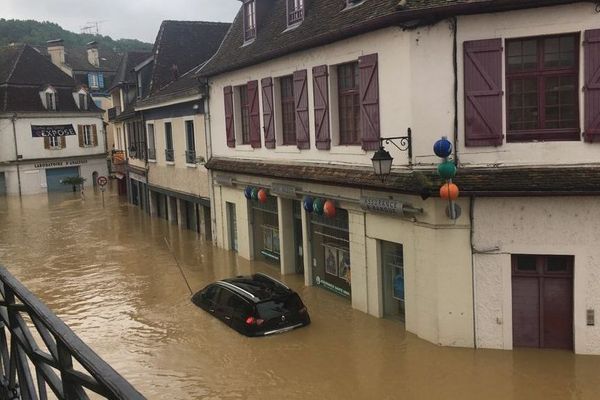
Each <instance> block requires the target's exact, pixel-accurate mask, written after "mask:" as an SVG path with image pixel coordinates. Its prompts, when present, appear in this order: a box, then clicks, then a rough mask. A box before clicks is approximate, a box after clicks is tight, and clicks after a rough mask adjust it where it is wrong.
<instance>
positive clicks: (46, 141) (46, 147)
mask: <svg viewBox="0 0 600 400" xmlns="http://www.w3.org/2000/svg"><path fill="white" fill-rule="evenodd" d="M44 148H45V149H48V150H49V149H50V138H49V137H48V136H45V137H44Z"/></svg>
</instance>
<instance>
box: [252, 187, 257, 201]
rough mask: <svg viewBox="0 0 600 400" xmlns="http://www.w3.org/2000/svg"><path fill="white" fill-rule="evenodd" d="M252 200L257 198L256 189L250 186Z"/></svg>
mask: <svg viewBox="0 0 600 400" xmlns="http://www.w3.org/2000/svg"><path fill="white" fill-rule="evenodd" d="M252 200H258V189H257V188H252Z"/></svg>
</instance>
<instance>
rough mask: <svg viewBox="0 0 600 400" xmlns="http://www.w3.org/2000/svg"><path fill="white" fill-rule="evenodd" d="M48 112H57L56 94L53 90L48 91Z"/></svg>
mask: <svg viewBox="0 0 600 400" xmlns="http://www.w3.org/2000/svg"><path fill="white" fill-rule="evenodd" d="M46 110H48V111H56V92H55V91H54V89H51V88H49V89H47V90H46Z"/></svg>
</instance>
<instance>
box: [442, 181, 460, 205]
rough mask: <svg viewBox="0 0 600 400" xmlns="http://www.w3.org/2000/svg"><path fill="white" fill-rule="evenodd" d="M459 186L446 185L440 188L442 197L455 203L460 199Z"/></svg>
mask: <svg viewBox="0 0 600 400" xmlns="http://www.w3.org/2000/svg"><path fill="white" fill-rule="evenodd" d="M458 195H459V190H458V186H456V185H455V184H454V183H446V184H444V185H443V186H442V187H441V188H440V197H441V198H442V199H444V200H451V201H454V200H456V199H458Z"/></svg>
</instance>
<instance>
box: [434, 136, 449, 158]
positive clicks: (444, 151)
mask: <svg viewBox="0 0 600 400" xmlns="http://www.w3.org/2000/svg"><path fill="white" fill-rule="evenodd" d="M433 152H434V153H435V155H436V156H438V157H440V158H446V157H448V156H450V154H452V143H450V141H449V140H448V139H446V138H445V137H443V138H441V139H440V140H438V141H437V142H435V144H434V145H433Z"/></svg>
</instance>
